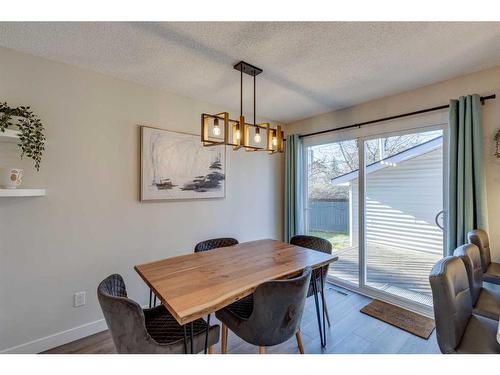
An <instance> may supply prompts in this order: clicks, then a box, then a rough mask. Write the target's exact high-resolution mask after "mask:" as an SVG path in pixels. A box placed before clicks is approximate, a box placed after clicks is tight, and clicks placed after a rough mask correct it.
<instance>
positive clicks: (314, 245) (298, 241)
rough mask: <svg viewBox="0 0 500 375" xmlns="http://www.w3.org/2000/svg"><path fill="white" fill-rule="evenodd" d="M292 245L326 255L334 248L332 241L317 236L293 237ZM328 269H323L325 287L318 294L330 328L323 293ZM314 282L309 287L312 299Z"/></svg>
mask: <svg viewBox="0 0 500 375" xmlns="http://www.w3.org/2000/svg"><path fill="white" fill-rule="evenodd" d="M290 243H291V244H292V245H295V246H301V247H305V248H308V249H311V250H316V251H321V252H322V253H326V254H331V253H332V251H333V247H332V244H331V243H330V241H327V240H325V239H324V238H320V237H315V236H306V235H297V236H293V237H292V238H291V239H290ZM328 267H329V266H324V267H321V272H322V273H323V285H321V289H320V290H318V292H321V298H322V302H323V307H324V309H325V314H326V321H327V322H328V326H330V314H329V313H328V306H327V304H326V303H325V294H324V293H323V288H324V283H325V280H326V276H327V274H328ZM320 277H321V276H320V274H318V275H317V277H316V285H318V284H319V280H318V279H319V278H320ZM314 281H315V280H313V279H311V285H310V286H309V290H308V291H307V297H311V296H312V295H313V294H314V288H313V286H312V283H313V282H314ZM315 301H316V300H315ZM318 324H321V322H320V321H319V319H318ZM320 335H321V329H320Z"/></svg>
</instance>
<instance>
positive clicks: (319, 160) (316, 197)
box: [305, 139, 359, 286]
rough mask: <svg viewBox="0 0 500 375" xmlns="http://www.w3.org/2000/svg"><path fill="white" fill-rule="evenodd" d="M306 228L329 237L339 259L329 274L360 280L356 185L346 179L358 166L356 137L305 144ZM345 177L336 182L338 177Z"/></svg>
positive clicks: (308, 231)
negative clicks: (312, 144) (315, 144)
mask: <svg viewBox="0 0 500 375" xmlns="http://www.w3.org/2000/svg"><path fill="white" fill-rule="evenodd" d="M306 155H307V168H306V170H307V183H306V191H307V193H306V200H305V201H306V211H305V213H306V220H305V222H306V232H307V234H310V235H312V236H318V237H322V238H326V239H327V240H328V241H330V242H331V243H332V245H333V248H334V249H335V252H336V253H337V254H339V255H340V254H341V257H340V260H339V261H338V262H335V263H334V264H333V265H332V266H331V267H330V276H332V277H335V278H338V279H339V280H342V281H343V282H346V283H348V284H352V285H356V286H357V285H358V283H359V256H358V253H359V252H358V232H359V230H358V221H357V215H353V213H355V212H357V211H358V198H357V197H358V186H357V184H352V183H350V182H349V181H348V177H349V176H351V175H352V174H357V173H358V172H357V171H358V169H359V162H358V161H359V158H358V156H359V151H358V141H357V140H355V139H354V140H345V141H338V142H331V143H327V144H322V145H317V146H311V147H308V148H307V154H306ZM344 180H345V181H346V182H345V183H344V182H339V181H344Z"/></svg>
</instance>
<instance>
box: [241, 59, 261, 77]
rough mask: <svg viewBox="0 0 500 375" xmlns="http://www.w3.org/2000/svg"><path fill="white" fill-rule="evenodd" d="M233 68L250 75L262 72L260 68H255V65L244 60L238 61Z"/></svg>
mask: <svg viewBox="0 0 500 375" xmlns="http://www.w3.org/2000/svg"><path fill="white" fill-rule="evenodd" d="M234 69H236V70H238V71H240V72H243V73H246V74H248V75H250V76H252V77H255V76H258V75H259V74H260V73H262V69H261V68H257V67H256V66H253V65H252V64H249V63H247V62H244V61H240V62H239V63H238V64H236V65H235V66H234Z"/></svg>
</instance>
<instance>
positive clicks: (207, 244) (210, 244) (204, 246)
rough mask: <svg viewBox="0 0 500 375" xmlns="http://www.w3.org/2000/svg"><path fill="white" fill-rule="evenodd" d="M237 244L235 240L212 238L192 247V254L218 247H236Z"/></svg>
mask: <svg viewBox="0 0 500 375" xmlns="http://www.w3.org/2000/svg"><path fill="white" fill-rule="evenodd" d="M238 243H239V242H238V240H237V239H235V238H230V237H227V238H212V239H210V240H206V241H202V242H199V243H197V244H196V246H195V247H194V252H195V253H199V252H201V251H208V250H212V249H217V248H219V247H227V246H234V245H237V244H238Z"/></svg>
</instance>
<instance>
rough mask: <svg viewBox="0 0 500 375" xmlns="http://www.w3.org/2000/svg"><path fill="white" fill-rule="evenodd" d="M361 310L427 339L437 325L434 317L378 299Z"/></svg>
mask: <svg viewBox="0 0 500 375" xmlns="http://www.w3.org/2000/svg"><path fill="white" fill-rule="evenodd" d="M360 311H361V312H362V313H364V314H366V315H370V316H371V317H373V318H376V319H379V320H381V321H383V322H385V323H388V324H390V325H393V326H395V327H398V328H400V329H402V330H405V331H406V332H409V333H411V334H413V335H415V336H418V337H421V338H423V339H426V340H427V339H428V338H429V336H430V335H431V333H432V331H434V327H435V326H434V319H431V318H428V317H426V316H423V315H420V314H417V313H414V312H413V311H410V310H406V309H403V308H402V307H399V306H394V305H391V304H388V303H385V302H382V301H379V300H377V299H376V300H373V301H372V302H370V303H369V304H368V305H366V306H365V307H363V308H362V309H361V310H360Z"/></svg>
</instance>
